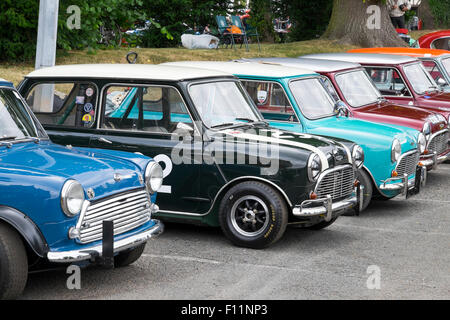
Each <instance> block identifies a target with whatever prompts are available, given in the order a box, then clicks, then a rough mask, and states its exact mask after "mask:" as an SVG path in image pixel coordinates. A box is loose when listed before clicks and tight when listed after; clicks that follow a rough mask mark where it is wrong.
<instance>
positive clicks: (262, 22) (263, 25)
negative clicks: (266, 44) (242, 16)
mask: <svg viewBox="0 0 450 320" xmlns="http://www.w3.org/2000/svg"><path fill="white" fill-rule="evenodd" d="M281 2H282V1H274V0H251V1H250V9H251V13H250V16H251V18H250V19H249V21H248V22H249V23H250V25H252V26H253V27H256V28H257V30H258V33H259V34H260V35H262V36H263V38H264V40H266V41H267V40H272V39H273V38H274V36H275V34H274V33H275V32H274V29H273V19H274V18H276V17H278V16H276V15H275V12H277V11H278V9H279V7H280V3H281Z"/></svg>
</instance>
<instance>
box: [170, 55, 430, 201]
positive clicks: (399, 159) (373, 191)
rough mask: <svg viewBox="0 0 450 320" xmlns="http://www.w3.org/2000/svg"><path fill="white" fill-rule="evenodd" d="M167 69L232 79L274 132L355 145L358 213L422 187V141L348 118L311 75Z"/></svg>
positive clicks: (220, 66) (414, 134)
mask: <svg viewBox="0 0 450 320" xmlns="http://www.w3.org/2000/svg"><path fill="white" fill-rule="evenodd" d="M167 64H171V65H180V66H190V67H197V68H203V69H213V70H217V71H225V72H229V73H232V74H234V75H235V76H237V77H238V78H239V79H240V80H241V82H242V83H243V84H244V87H245V88H246V89H247V91H248V93H249V95H250V97H251V98H252V99H253V101H254V102H255V104H256V105H257V107H258V109H259V111H260V112H261V113H262V115H263V116H264V118H265V119H266V120H268V121H269V122H270V125H271V126H273V127H277V128H281V129H284V130H288V131H293V132H303V133H310V134H315V135H322V136H327V137H330V138H341V139H347V140H352V141H354V142H355V143H358V144H359V145H360V146H361V147H362V149H363V151H364V155H365V160H364V166H363V169H364V170H359V173H358V175H359V177H358V180H359V181H360V182H361V184H362V186H363V187H364V202H363V206H362V209H365V208H367V206H368V205H369V203H370V201H371V199H372V197H373V196H376V197H381V198H386V199H391V198H393V197H395V196H398V195H403V196H404V197H405V198H408V197H409V196H410V195H413V194H416V193H418V192H419V191H420V187H421V186H423V185H424V184H425V181H426V170H425V169H424V168H423V167H422V166H421V165H420V163H419V156H420V153H421V152H422V151H423V150H424V149H425V143H426V140H425V136H424V135H423V134H422V133H421V132H419V131H417V130H415V129H410V128H407V127H402V126H395V125H384V124H378V123H373V122H368V121H363V120H357V119H353V118H349V117H348V114H349V111H348V109H347V108H346V107H345V106H344V105H343V103H342V102H340V101H335V100H334V98H333V96H332V95H331V94H330V93H329V91H328V90H327V89H326V87H325V86H324V84H323V81H322V78H321V76H320V75H319V74H317V73H314V72H313V71H309V70H304V69H298V68H287V67H283V66H279V65H271V64H261V63H252V62H245V61H233V62H210V61H197V62H195V61H183V62H172V63H167ZM362 94H363V93H362ZM348 152H349V153H350V150H348ZM353 152H357V151H356V150H354V151H353Z"/></svg>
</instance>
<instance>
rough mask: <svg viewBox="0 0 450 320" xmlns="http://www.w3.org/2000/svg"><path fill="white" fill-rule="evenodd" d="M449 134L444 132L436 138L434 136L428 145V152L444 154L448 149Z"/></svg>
mask: <svg viewBox="0 0 450 320" xmlns="http://www.w3.org/2000/svg"><path fill="white" fill-rule="evenodd" d="M448 139H449V133H448V131H444V132H442V133H440V134H438V135H436V136H434V137H433V138H432V139H431V141H430V142H429V143H428V150H429V151H431V152H436V153H437V154H438V155H439V154H441V153H443V152H445V151H446V150H447V147H448Z"/></svg>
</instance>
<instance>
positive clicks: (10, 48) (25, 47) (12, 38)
mask: <svg viewBox="0 0 450 320" xmlns="http://www.w3.org/2000/svg"><path fill="white" fill-rule="evenodd" d="M38 11H39V3H38V2H37V1H27V0H1V1H0V52H1V55H0V61H1V60H8V59H15V60H20V61H23V60H26V59H29V58H30V57H32V56H34V54H35V51H36V50H35V47H34V45H33V43H35V42H36V37H37V33H36V26H37V21H38V14H37V12H38Z"/></svg>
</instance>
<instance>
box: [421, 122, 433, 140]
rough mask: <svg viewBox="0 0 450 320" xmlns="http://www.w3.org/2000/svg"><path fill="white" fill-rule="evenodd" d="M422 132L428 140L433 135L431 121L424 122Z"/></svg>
mask: <svg viewBox="0 0 450 320" xmlns="http://www.w3.org/2000/svg"><path fill="white" fill-rule="evenodd" d="M422 132H423V134H424V135H425V138H426V140H427V141H428V140H429V139H430V136H431V124H430V123H429V122H425V123H424V124H423V128H422Z"/></svg>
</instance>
